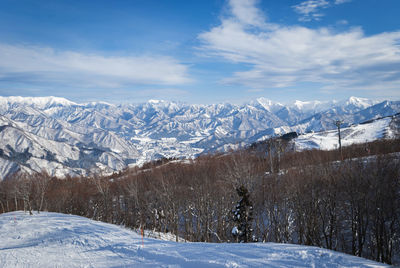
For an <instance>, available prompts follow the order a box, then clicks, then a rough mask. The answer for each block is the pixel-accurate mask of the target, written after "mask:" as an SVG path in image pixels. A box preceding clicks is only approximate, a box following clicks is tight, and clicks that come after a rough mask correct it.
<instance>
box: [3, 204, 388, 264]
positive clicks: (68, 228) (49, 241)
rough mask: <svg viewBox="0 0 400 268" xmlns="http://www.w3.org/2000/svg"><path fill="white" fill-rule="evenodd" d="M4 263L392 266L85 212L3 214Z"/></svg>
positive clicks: (319, 249) (304, 247) (290, 246)
mask: <svg viewBox="0 0 400 268" xmlns="http://www.w3.org/2000/svg"><path fill="white" fill-rule="evenodd" d="M0 241H1V242H2V243H1V245H0V267H388V266H386V265H384V264H381V263H376V262H373V261H369V260H366V259H362V258H358V257H355V256H350V255H346V254H342V253H337V252H334V251H330V250H326V249H321V248H317V247H307V246H300V245H290V244H275V243H251V244H236V243H232V244H226V243H222V244H209V243H175V242H171V241H162V240H157V239H153V238H147V237H146V238H144V239H143V240H142V238H141V236H140V235H139V234H137V233H135V232H133V231H131V230H128V229H126V228H123V227H120V226H116V225H111V224H106V223H102V222H96V221H93V220H89V219H86V218H83V217H79V216H72V215H65V214H60V213H50V212H41V213H40V214H37V213H34V215H33V216H30V215H29V214H28V213H24V212H22V211H17V212H10V213H4V214H0Z"/></svg>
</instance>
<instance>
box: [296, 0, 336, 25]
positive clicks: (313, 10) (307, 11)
mask: <svg viewBox="0 0 400 268" xmlns="http://www.w3.org/2000/svg"><path fill="white" fill-rule="evenodd" d="M329 5H330V3H329V2H328V1H327V0H307V1H304V2H301V3H300V4H298V5H295V6H293V8H294V10H295V11H296V12H297V13H299V14H301V17H300V20H301V21H311V20H319V18H320V17H322V16H323V14H322V13H320V10H321V9H324V8H327V7H329Z"/></svg>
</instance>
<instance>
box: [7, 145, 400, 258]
mask: <svg viewBox="0 0 400 268" xmlns="http://www.w3.org/2000/svg"><path fill="white" fill-rule="evenodd" d="M270 144H272V143H270ZM399 147H400V141H399V140H394V141H382V142H377V143H371V144H364V145H360V146H353V147H349V148H344V150H343V154H344V156H345V158H346V159H345V160H344V161H338V155H337V152H332V151H331V152H324V151H317V150H313V151H307V152H301V153H299V152H298V153H294V152H286V153H285V154H283V155H281V156H280V157H279V159H278V157H276V154H274V155H273V161H271V158H270V155H268V152H271V151H272V150H268V148H267V150H240V151H236V152H231V153H229V154H219V155H206V156H201V157H199V158H197V159H195V160H190V161H189V160H187V161H177V160H173V161H169V162H168V161H162V162H160V163H158V165H156V164H154V165H150V164H149V165H146V168H133V169H129V170H126V171H124V172H121V173H119V174H115V175H113V176H108V177H101V176H96V177H90V178H86V177H81V178H69V177H68V178H64V179H58V178H51V177H50V176H48V175H47V174H45V173H42V174H34V175H23V174H18V175H16V176H15V177H14V178H9V179H7V180H4V181H2V182H1V183H0V209H1V212H2V213H4V212H7V211H12V210H22V209H24V210H27V211H33V210H37V211H42V210H46V211H53V212H62V213H70V214H76V215H81V216H85V217H88V218H92V219H96V220H101V221H105V222H109V223H115V224H123V225H125V226H128V227H132V228H145V229H152V230H156V231H161V232H172V233H174V234H175V235H176V238H177V240H178V237H183V238H185V239H187V240H189V241H206V242H233V241H235V238H234V236H232V228H233V226H234V222H233V221H232V210H233V209H234V207H235V204H236V202H237V200H238V195H237V191H236V190H237V189H238V187H244V188H245V189H247V190H248V193H249V198H250V200H251V203H252V206H253V208H252V209H253V210H252V217H251V222H250V224H251V226H252V228H251V229H252V231H253V235H254V237H255V238H256V239H257V240H258V241H264V242H280V243H296V244H304V245H313V246H319V247H324V248H328V249H333V250H337V251H341V252H346V253H350V254H353V255H357V256H362V257H367V258H370V259H374V260H377V261H380V262H385V263H392V262H393V261H396V258H397V260H398V258H399V256H400V248H399V247H400V163H399V158H400V157H399V154H398V153H395V152H396V151H397V152H398V151H400V148H399ZM365 148H368V149H367V150H366V149H365ZM266 152H267V153H266ZM271 164H272V165H274V168H271ZM270 170H275V172H274V173H271V172H269V171H270Z"/></svg>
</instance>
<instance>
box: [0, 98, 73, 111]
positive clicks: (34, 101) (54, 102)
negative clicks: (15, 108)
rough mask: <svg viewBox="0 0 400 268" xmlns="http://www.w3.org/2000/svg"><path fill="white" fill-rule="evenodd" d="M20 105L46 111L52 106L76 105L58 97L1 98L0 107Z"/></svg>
mask: <svg viewBox="0 0 400 268" xmlns="http://www.w3.org/2000/svg"><path fill="white" fill-rule="evenodd" d="M15 103H17V104H22V105H27V106H33V107H36V108H39V109H46V108H50V107H54V106H72V105H77V104H76V103H75V102H72V101H69V100H67V99H65V98H60V97H54V96H50V97H21V96H10V97H1V96H0V105H7V104H15Z"/></svg>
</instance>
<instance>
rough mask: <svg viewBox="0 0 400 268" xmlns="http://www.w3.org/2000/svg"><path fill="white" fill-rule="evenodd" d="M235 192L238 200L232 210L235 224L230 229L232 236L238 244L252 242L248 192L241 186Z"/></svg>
mask: <svg viewBox="0 0 400 268" xmlns="http://www.w3.org/2000/svg"><path fill="white" fill-rule="evenodd" d="M236 192H237V194H238V195H239V197H240V200H239V201H238V202H237V204H236V206H235V208H234V209H233V210H232V213H233V221H234V223H235V226H234V227H233V228H232V235H233V237H235V239H236V241H237V242H240V243H247V242H254V241H255V239H254V238H253V237H252V232H253V229H252V221H253V204H252V203H251V201H250V194H249V191H248V190H247V188H246V187H245V186H243V185H241V186H240V187H238V188H236Z"/></svg>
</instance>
